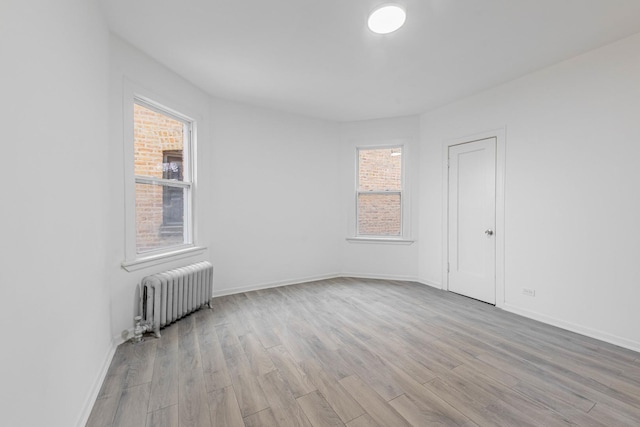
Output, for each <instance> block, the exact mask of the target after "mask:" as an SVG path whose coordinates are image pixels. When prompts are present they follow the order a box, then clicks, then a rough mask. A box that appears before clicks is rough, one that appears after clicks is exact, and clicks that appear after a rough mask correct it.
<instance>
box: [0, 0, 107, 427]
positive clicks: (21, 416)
mask: <svg viewBox="0 0 640 427" xmlns="http://www.w3.org/2000/svg"><path fill="white" fill-rule="evenodd" d="M0 58H2V66H0V93H1V94H2V95H1V96H0V128H2V155H3V160H2V173H3V177H4V184H3V189H2V195H3V203H2V208H1V209H0V212H1V213H0V216H1V219H2V221H1V222H2V224H3V231H2V243H1V245H2V251H1V253H2V256H1V257H0V260H1V261H0V263H1V264H2V265H1V266H0V301H2V306H3V308H2V310H0V324H1V325H2V350H1V351H0V414H1V415H0V417H1V419H2V420H1V421H0V423H1V424H2V425H6V426H45V425H46V426H60V427H62V426H64V427H67V426H74V425H78V426H79V425H82V423H83V419H84V417H85V416H86V415H88V412H87V411H88V410H90V409H91V405H92V404H93V402H92V398H93V397H94V396H95V393H96V392H97V389H96V388H94V386H96V385H99V384H98V381H99V380H100V378H101V373H102V372H103V369H104V368H105V367H106V366H105V364H106V363H107V362H108V361H109V356H110V351H111V334H110V328H109V308H108V307H109V290H108V283H107V280H106V274H105V273H106V266H105V259H106V258H107V256H106V253H107V247H106V244H105V242H106V234H107V233H108V229H107V227H106V225H107V224H106V223H107V215H108V203H109V200H108V198H107V197H106V196H105V195H106V194H107V193H108V178H109V176H110V165H109V162H108V159H107V114H108V111H107V96H108V95H107V93H108V92H107V91H108V77H107V68H108V66H107V62H108V31H107V29H106V26H105V24H104V22H103V20H102V17H101V15H100V13H99V11H98V10H97V7H96V5H95V4H94V2H93V1H86V0H68V1H61V2H51V1H30V2H24V1H3V2H2V5H0Z"/></svg>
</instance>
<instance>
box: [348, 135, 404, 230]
mask: <svg viewBox="0 0 640 427" xmlns="http://www.w3.org/2000/svg"><path fill="white" fill-rule="evenodd" d="M357 179H358V182H357V201H356V204H357V234H358V235H359V236H379V237H399V236H401V235H402V147H400V146H398V147H388V148H360V149H358V174H357Z"/></svg>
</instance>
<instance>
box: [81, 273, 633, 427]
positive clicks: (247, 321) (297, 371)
mask: <svg viewBox="0 0 640 427" xmlns="http://www.w3.org/2000/svg"><path fill="white" fill-rule="evenodd" d="M594 309H595V308H594ZM162 332H163V335H162V338H160V339H155V338H147V339H146V340H145V341H144V342H142V343H140V344H124V345H122V346H120V347H119V348H118V350H117V352H116V355H115V357H114V360H113V363H112V364H111V367H110V369H109V373H108V375H107V378H106V380H105V382H104V384H103V387H102V390H101V391H100V395H99V398H98V400H97V402H96V404H95V406H94V408H93V412H92V414H91V418H90V420H89V423H88V426H91V427H95V426H118V427H122V426H135V427H141V426H147V427H151V426H172V427H173V426H180V427H187V426H202V427H205V426H206V427H214V426H215V427H223V426H344V425H346V426H349V427H365V426H381V427H395V426H408V425H413V426H430V425H442V426H452V425H464V426H474V425H484V426H557V425H573V424H576V425H581V426H607V427H611V426H638V425H640V354H639V353H636V352H633V351H630V350H625V349H622V348H619V347H616V346H613V345H609V344H606V343H603V342H600V341H597V340H594V339H591V338H586V337H583V336H580V335H577V334H573V333H570V332H566V331H563V330H560V329H557V328H554V327H551V326H547V325H544V324H541V323H538V322H535V321H531V320H528V319H524V318H521V317H519V316H515V315H512V314H509V313H506V312H503V311H501V310H498V309H496V308H495V307H493V306H490V305H487V304H484V303H481V302H478V301H475V300H471V299H468V298H464V297H461V296H459V295H455V294H452V293H448V292H443V291H439V290H435V289H432V288H429V287H426V286H423V285H419V284H415V283H407V282H392V281H382V280H360V279H335V280H327V281H320V282H314V283H308V284H302V285H296V286H287V287H282V288H276V289H270V290H264V291H255V292H247V293H243V294H238V295H232V296H226V297H220V298H216V299H215V300H214V309H213V310H208V309H204V310H200V311H198V312H196V313H194V314H192V315H191V316H189V317H187V318H185V319H182V320H180V321H178V322H177V323H175V324H173V325H172V326H170V327H168V328H165V329H163V331H162Z"/></svg>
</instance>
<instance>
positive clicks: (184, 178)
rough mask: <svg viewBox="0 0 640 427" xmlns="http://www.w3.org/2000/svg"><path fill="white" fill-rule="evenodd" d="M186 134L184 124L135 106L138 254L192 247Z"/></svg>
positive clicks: (187, 123) (148, 106)
mask: <svg viewBox="0 0 640 427" xmlns="http://www.w3.org/2000/svg"><path fill="white" fill-rule="evenodd" d="M191 129H192V122H191V121H189V120H188V119H185V118H183V117H179V116H178V115H176V114H174V113H172V112H169V111H165V110H164V109H162V108H161V107H159V106H156V105H151V104H149V103H147V102H145V101H142V100H137V99H136V100H135V102H134V108H133V134H134V135H133V144H134V174H135V183H136V185H135V203H136V205H135V208H136V215H135V220H136V227H135V228H136V253H137V254H145V253H152V252H154V251H165V250H167V249H170V248H174V247H178V246H183V245H187V244H190V243H192V240H193V239H192V233H191V228H192V227H191V199H192V194H191V193H192V186H193V177H192V174H191V169H192V168H191V167H190V165H191V158H190V154H191V146H192V144H191Z"/></svg>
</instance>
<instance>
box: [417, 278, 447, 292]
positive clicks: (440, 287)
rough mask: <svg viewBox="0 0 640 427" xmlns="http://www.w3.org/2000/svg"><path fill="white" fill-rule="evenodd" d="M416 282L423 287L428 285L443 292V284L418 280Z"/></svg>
mask: <svg viewBox="0 0 640 427" xmlns="http://www.w3.org/2000/svg"><path fill="white" fill-rule="evenodd" d="M416 282H418V283H420V284H421V285H427V286H431V287H432V288H436V289H440V290H442V284H441V283H437V282H432V281H431V280H426V279H418V280H416Z"/></svg>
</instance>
